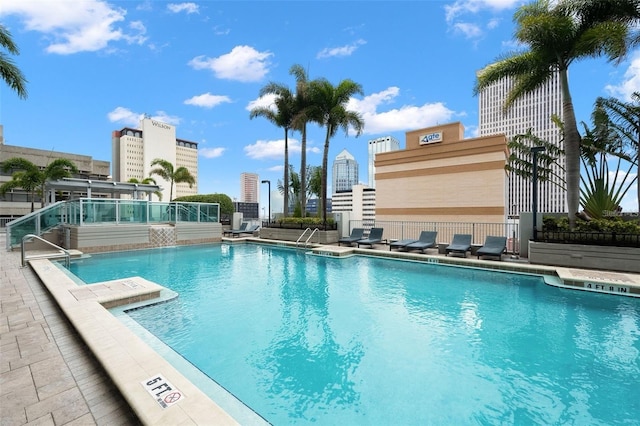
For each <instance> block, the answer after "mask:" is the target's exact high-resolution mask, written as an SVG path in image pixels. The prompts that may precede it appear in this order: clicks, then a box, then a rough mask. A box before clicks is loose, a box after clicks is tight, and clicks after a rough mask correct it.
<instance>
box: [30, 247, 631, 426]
mask: <svg viewBox="0 0 640 426" xmlns="http://www.w3.org/2000/svg"><path fill="white" fill-rule="evenodd" d="M222 243H230V244H246V243H258V244H263V245H272V246H273V245H275V246H281V247H289V248H295V247H296V245H295V243H294V244H291V243H289V242H282V241H269V242H266V241H265V240H261V239H257V238H242V239H240V238H237V239H234V240H233V241H226V240H225V241H223V242H222ZM305 250H307V251H308V252H309V253H310V254H313V255H318V256H330V257H345V256H353V255H365V256H376V257H384V258H391V259H398V260H410V261H418V262H425V263H433V264H435V263H437V264H440V265H449V266H461V267H472V268H482V269H492V270H499V271H504V272H511V273H514V272H515V273H524V274H534V275H542V276H543V277H544V278H545V283H546V284H548V285H553V286H557V287H563V288H569V289H573V290H576V289H577V290H589V291H595V292H600V293H613V294H616V295H623V296H633V297H640V275H637V274H625V273H617V272H615V273H614V272H606V271H597V270H581V269H574V268H560V267H554V266H545V265H530V264H526V263H515V262H514V263H512V262H499V261H489V260H478V259H470V258H453V257H442V256H433V255H428V254H419V253H406V252H394V251H387V250H375V249H373V250H372V249H359V248H354V247H339V246H314V247H308V248H305ZM29 265H30V266H31V268H32V269H33V270H34V272H35V273H36V274H37V275H38V276H39V278H40V280H41V281H42V283H43V284H44V285H45V287H46V288H47V289H48V290H49V292H50V293H51V295H52V296H53V298H54V299H55V300H56V302H57V304H58V306H59V307H60V309H61V310H62V311H63V313H64V314H65V315H66V317H67V318H68V319H69V321H70V322H71V323H72V324H73V326H74V327H75V328H76V330H77V331H78V334H80V336H81V337H82V339H83V340H84V341H85V343H86V344H87V346H88V347H89V349H90V350H91V352H92V353H93V354H94V355H95V357H96V359H98V361H99V362H100V364H101V365H102V366H103V368H104V369H105V371H106V372H107V374H109V376H110V377H111V379H112V380H113V382H114V383H115V385H116V386H117V387H118V389H119V390H120V392H121V393H122V395H123V397H124V398H125V400H126V401H127V403H128V404H129V405H130V406H131V408H132V409H133V410H134V412H135V413H136V415H137V416H138V418H139V419H140V420H141V421H142V422H143V423H144V424H147V425H166V424H194V425H200V424H201V425H209V424H216V425H236V424H239V422H238V421H236V419H234V418H233V417H232V416H231V415H229V414H228V413H227V412H225V411H224V410H223V409H222V408H221V407H220V406H219V405H218V404H216V403H215V402H214V401H213V400H212V399H211V398H210V397H209V396H207V395H206V394H205V393H204V392H203V391H202V390H200V389H199V388H198V387H196V386H195V385H194V384H193V383H192V382H191V381H190V380H189V379H187V378H186V377H185V376H184V375H183V374H182V373H181V372H180V371H178V370H177V368H175V367H174V366H173V365H171V364H170V363H169V362H168V361H167V360H166V359H165V358H163V357H162V356H161V355H160V354H159V353H158V352H156V351H155V350H154V349H152V348H151V347H150V346H149V345H148V344H147V343H146V342H144V341H143V340H142V339H141V338H140V337H138V336H137V335H136V334H135V333H134V332H133V331H132V330H130V329H129V328H127V327H126V326H125V325H124V324H123V323H122V322H121V321H119V320H118V319H117V318H116V317H115V316H114V315H113V314H112V313H111V312H109V310H108V309H109V308H113V307H116V306H121V305H128V304H132V303H139V302H143V301H149V302H152V301H158V300H159V299H160V293H161V291H162V290H163V289H165V288H164V287H162V286H160V285H158V284H155V283H153V282H151V281H148V280H145V279H144V278H141V277H130V278H124V279H118V280H113V281H107V282H102V283H97V284H89V285H86V286H78V284H77V283H76V282H75V281H74V280H73V279H71V277H69V276H68V275H67V274H66V273H65V272H63V271H62V270H61V269H60V268H58V267H56V266H55V265H54V264H53V263H52V262H51V261H49V260H48V259H34V260H30V261H29ZM608 287H611V288H615V289H616V290H611V291H609V290H608ZM620 288H627V289H629V291H628V292H626V293H625V292H621V291H620ZM158 375H162V376H163V377H164V378H166V380H167V381H168V382H170V384H171V385H172V386H173V387H174V388H175V389H178V390H179V391H180V392H181V393H182V395H183V396H184V398H182V399H181V400H180V401H179V402H177V403H175V404H173V405H169V406H167V407H164V408H163V407H162V406H161V405H160V404H159V403H158V401H156V399H154V398H153V397H152V396H151V394H150V393H149V392H148V391H147V389H146V388H145V387H144V385H143V383H144V382H145V381H146V380H149V379H150V378H153V377H156V376H158Z"/></svg>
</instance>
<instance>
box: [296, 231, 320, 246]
mask: <svg viewBox="0 0 640 426" xmlns="http://www.w3.org/2000/svg"><path fill="white" fill-rule="evenodd" d="M307 231H311V228H307V229H305V230H304V232H303V233H302V235H300V237H298V239H297V240H296V248H297V247H298V243H299V242H300V240H301V239H302V237H304V236H305V234H306V233H307ZM316 232H318V228H316V229H314V230H313V231H311V235H309V237H308V238H307V239H306V240H305V242H304V247H305V248H306V247H307V244H308V243H309V240H310V239H311V237H313V234H315V233H316Z"/></svg>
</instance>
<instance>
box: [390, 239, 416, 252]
mask: <svg viewBox="0 0 640 426" xmlns="http://www.w3.org/2000/svg"><path fill="white" fill-rule="evenodd" d="M416 241H418V240H416V239H414V238H407V239H404V240H398V241H393V242H391V243H390V244H389V251H391V249H394V248H395V249H398V250H400V249H403V248H405V247H406V246H407V245H409V244H411V243H415V242H416Z"/></svg>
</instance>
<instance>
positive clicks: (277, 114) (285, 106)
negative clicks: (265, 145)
mask: <svg viewBox="0 0 640 426" xmlns="http://www.w3.org/2000/svg"><path fill="white" fill-rule="evenodd" d="M265 95H276V98H275V101H274V106H275V109H272V108H271V107H256V108H253V109H252V110H251V111H250V113H249V118H251V119H253V118H255V117H264V118H266V119H267V120H269V121H270V122H272V123H273V124H275V125H276V126H278V127H281V128H282V129H284V179H283V180H284V205H285V209H284V210H285V211H284V216H285V217H286V216H287V214H288V208H287V206H289V188H288V187H289V130H291V127H292V123H293V118H294V116H295V105H294V97H293V93H291V90H289V88H288V87H286V86H284V85H282V84H279V83H273V82H272V83H269V84H267V85H266V86H264V87H263V88H262V89H261V90H260V96H265Z"/></svg>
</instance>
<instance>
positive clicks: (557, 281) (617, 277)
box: [223, 238, 640, 297]
mask: <svg viewBox="0 0 640 426" xmlns="http://www.w3.org/2000/svg"><path fill="white" fill-rule="evenodd" d="M223 243H232V244H233V243H236V244H237V243H239V244H246V243H256V244H264V245H275V246H279V247H288V248H300V249H305V248H303V247H299V246H298V245H297V244H296V243H292V242H290V241H270V240H262V239H260V238H243V239H242V240H241V241H225V240H223ZM306 250H309V251H310V252H312V253H314V254H317V255H320V256H331V257H345V256H353V255H355V254H357V255H368V256H377V257H385V258H392V259H400V260H412V261H418V262H425V263H433V264H441V265H448V266H460V267H471V268H481V269H491V270H494V271H504V272H513V273H524V274H534V275H542V276H543V277H544V279H545V283H546V284H548V285H551V286H554V287H560V288H566V289H570V290H583V291H592V292H597V293H605V294H614V295H619V296H628V297H640V275H639V274H634V273H625V272H603V271H599V270H590V269H579V268H565V267H559V266H547V265H537V264H529V263H524V262H509V261H498V260H483V259H475V258H468V257H466V258H462V257H449V256H435V255H430V254H422V253H417V252H402V251H391V250H372V249H370V248H366V249H365V248H355V247H347V246H342V247H341V246H327V245H314V246H312V247H308V248H306Z"/></svg>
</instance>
